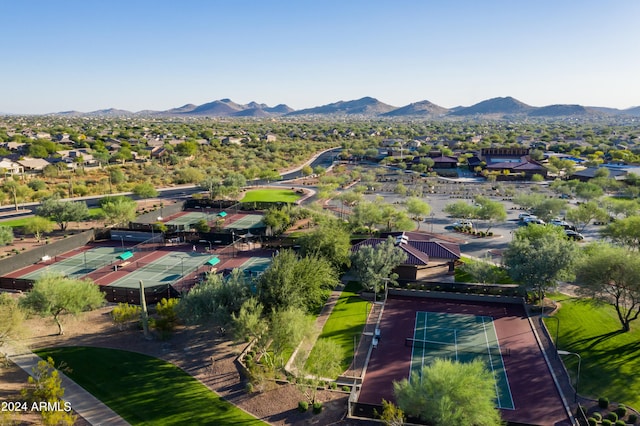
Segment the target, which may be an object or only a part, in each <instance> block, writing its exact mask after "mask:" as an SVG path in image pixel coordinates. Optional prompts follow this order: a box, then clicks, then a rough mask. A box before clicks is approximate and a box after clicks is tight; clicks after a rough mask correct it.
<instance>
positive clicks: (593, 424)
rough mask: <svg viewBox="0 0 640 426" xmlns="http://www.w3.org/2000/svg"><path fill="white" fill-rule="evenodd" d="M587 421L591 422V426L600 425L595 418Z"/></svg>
mask: <svg viewBox="0 0 640 426" xmlns="http://www.w3.org/2000/svg"><path fill="white" fill-rule="evenodd" d="M587 421H588V422H589V426H596V425H597V424H598V421H597V420H596V419H594V418H593V417H589V418H588V419H587Z"/></svg>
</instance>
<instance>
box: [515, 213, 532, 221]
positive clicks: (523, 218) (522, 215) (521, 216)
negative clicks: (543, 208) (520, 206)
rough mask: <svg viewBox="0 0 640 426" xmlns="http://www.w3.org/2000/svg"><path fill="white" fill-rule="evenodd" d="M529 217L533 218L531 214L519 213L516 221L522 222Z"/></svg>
mask: <svg viewBox="0 0 640 426" xmlns="http://www.w3.org/2000/svg"><path fill="white" fill-rule="evenodd" d="M529 217H535V216H534V215H532V214H531V213H520V214H519V215H518V220H522V221H524V220H525V219H527V218H529Z"/></svg>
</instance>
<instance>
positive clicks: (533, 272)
mask: <svg viewBox="0 0 640 426" xmlns="http://www.w3.org/2000/svg"><path fill="white" fill-rule="evenodd" d="M577 259H578V248H577V245H576V243H575V242H574V241H571V240H569V239H568V238H567V236H566V234H565V233H564V229H562V228H561V227H559V226H545V225H535V224H531V225H528V226H525V227H522V228H520V229H518V230H517V231H516V232H515V233H514V238H513V241H511V243H509V245H508V246H507V248H506V250H505V251H504V252H503V255H502V261H503V262H504V265H505V267H506V268H507V271H508V272H509V275H510V276H511V278H513V279H514V280H515V281H516V282H519V283H521V284H523V285H524V286H525V287H526V288H527V289H535V290H536V292H537V293H538V294H539V296H540V298H541V300H542V298H543V297H544V293H545V291H546V290H547V289H548V288H550V287H554V286H555V285H556V282H557V281H558V280H561V279H567V280H568V279H570V278H572V267H573V265H574V263H575V262H576V260H577Z"/></svg>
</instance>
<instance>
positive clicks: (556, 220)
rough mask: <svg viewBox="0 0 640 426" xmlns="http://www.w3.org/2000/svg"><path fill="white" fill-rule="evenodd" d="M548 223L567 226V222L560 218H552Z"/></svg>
mask: <svg viewBox="0 0 640 426" xmlns="http://www.w3.org/2000/svg"><path fill="white" fill-rule="evenodd" d="M549 223H550V224H551V225H556V226H562V227H563V228H566V227H567V226H569V224H568V223H567V222H565V221H564V220H562V219H552V220H551V221H550V222H549Z"/></svg>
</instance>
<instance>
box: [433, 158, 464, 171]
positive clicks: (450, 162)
mask: <svg viewBox="0 0 640 426" xmlns="http://www.w3.org/2000/svg"><path fill="white" fill-rule="evenodd" d="M431 159H432V160H433V168H434V169H455V168H456V167H458V159H457V158H456V157H451V156H449V155H440V156H439V157H431Z"/></svg>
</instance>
